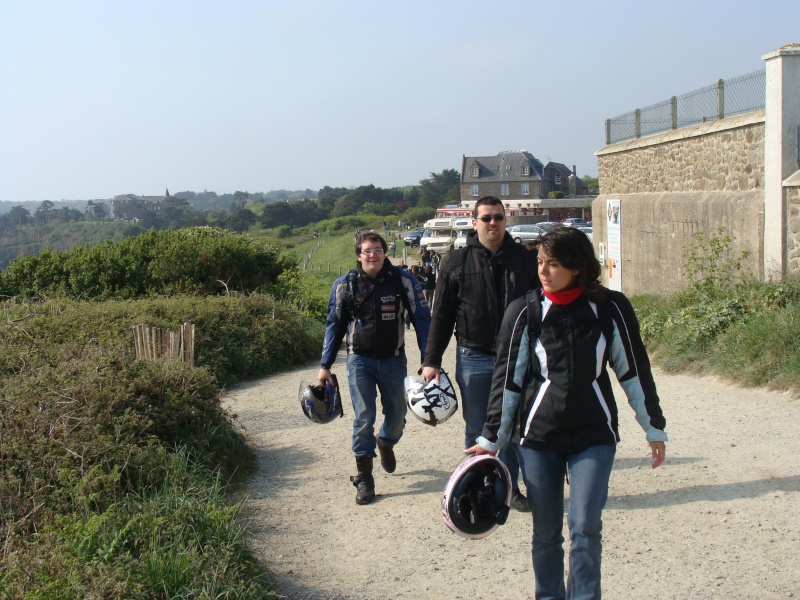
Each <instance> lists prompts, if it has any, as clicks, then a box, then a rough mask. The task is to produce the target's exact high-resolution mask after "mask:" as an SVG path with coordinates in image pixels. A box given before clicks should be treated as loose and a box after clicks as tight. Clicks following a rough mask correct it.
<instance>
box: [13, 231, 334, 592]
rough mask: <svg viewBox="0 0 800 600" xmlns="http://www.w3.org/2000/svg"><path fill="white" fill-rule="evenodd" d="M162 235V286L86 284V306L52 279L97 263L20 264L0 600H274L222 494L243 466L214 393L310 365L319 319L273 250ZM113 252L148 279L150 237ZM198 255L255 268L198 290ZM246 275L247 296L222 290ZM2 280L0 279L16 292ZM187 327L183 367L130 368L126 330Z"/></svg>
mask: <svg viewBox="0 0 800 600" xmlns="http://www.w3.org/2000/svg"><path fill="white" fill-rule="evenodd" d="M175 233H176V232H163V233H162V234H160V235H158V236H156V237H157V238H158V239H157V240H156V241H157V242H162V243H164V244H166V246H163V247H162V250H163V251H164V252H165V253H166V254H167V255H169V256H171V257H173V262H175V264H173V271H172V276H173V277H174V279H167V280H162V282H161V285H160V286H153V287H148V286H145V287H144V288H142V289H145V290H146V291H144V292H142V293H134V287H127V286H119V285H109V287H105V288H104V287H103V285H102V283H100V284H98V285H96V286H93V287H91V290H92V292H91V295H92V296H94V297H96V298H97V299H92V300H86V299H84V298H80V299H76V298H70V297H69V296H70V295H71V291H72V288H71V287H70V285H68V283H67V282H68V281H69V277H68V276H66V277H65V273H63V272H62V273H61V277H62V281H61V283H59V282H58V277H56V276H55V275H54V274H53V268H52V267H53V264H55V263H58V262H60V263H62V264H69V263H70V261H79V259H78V257H82V258H83V259H85V260H86V261H87V262H86V264H85V265H84V266H85V267H86V268H87V269H89V268H90V267H91V265H90V264H89V263H91V262H93V260H94V259H96V257H95V256H92V257H91V258H90V257H87V256H86V251H85V250H82V249H77V250H75V254H74V255H72V254H69V253H68V254H69V255H64V256H60V257H59V258H60V259H61V260H60V261H50V260H42V261H40V262H39V263H36V264H34V263H31V262H30V260H31V259H30V258H29V257H26V258H25V259H22V262H23V263H25V269H24V271H25V272H26V273H27V274H28V276H29V277H30V279H29V282H30V285H29V286H27V287H24V286H23V287H15V288H14V290H15V294H14V297H12V298H9V297H6V299H5V302H4V303H3V304H2V310H3V320H2V323H0V338H2V339H3V344H2V345H0V528H2V529H1V531H2V538H0V598H4V599H5V598H175V597H186V598H189V597H191V598H220V597H225V598H248V599H249V598H270V597H277V596H276V595H275V593H274V592H273V590H272V582H271V581H270V580H269V577H268V575H266V574H265V571H264V569H263V567H262V566H261V565H259V564H258V561H257V560H256V559H255V558H254V556H253V555H252V553H251V551H250V549H249V547H248V544H247V533H246V528H245V523H244V521H243V519H242V518H241V516H240V508H241V505H240V504H238V503H237V502H235V501H234V500H233V497H232V496H231V494H230V492H231V491H232V490H235V489H236V487H237V486H238V485H239V484H240V483H241V481H242V480H243V478H244V477H246V476H247V475H248V474H249V473H250V472H252V470H253V468H254V466H255V463H254V459H253V455H252V452H251V451H250V450H249V449H248V447H247V445H246V444H245V440H244V438H243V435H242V432H241V431H240V429H239V428H238V427H237V425H236V422H235V418H234V415H231V414H229V413H228V412H227V411H226V410H225V409H224V408H223V407H222V404H221V401H220V397H221V394H222V391H223V389H224V386H226V385H230V384H233V383H236V382H238V381H242V380H245V379H250V378H254V377H262V376H265V375H268V374H270V373H274V372H277V371H279V370H283V369H287V368H291V367H292V366H294V365H296V364H302V363H304V362H307V361H309V360H311V359H312V358H313V357H314V356H316V355H317V354H318V352H319V346H320V343H321V337H322V325H321V323H320V322H319V321H318V320H316V319H314V318H311V317H309V316H308V311H307V307H299V306H296V305H294V304H292V303H291V301H290V300H287V299H288V298H292V297H293V295H294V292H293V291H292V278H291V277H290V275H291V273H292V272H293V271H292V268H291V265H290V263H287V262H285V259H283V258H281V257H280V256H279V254H278V253H277V252H273V251H271V250H269V249H268V248H265V247H261V246H260V245H259V244H257V243H255V242H253V241H252V240H247V239H245V238H242V237H241V236H238V235H236V234H231V233H221V232H217V233H216V234H212V235H207V234H208V232H206V231H195V232H192V231H190V230H185V231H184V234H183V235H175ZM193 234H196V235H193ZM126 241H127V240H126ZM149 241H150V242H152V241H153V240H149ZM156 245H157V244H156ZM125 247H126V248H127V254H123V253H117V252H116V251H115V248H114V246H113V245H109V246H108V247H106V248H105V251H106V253H107V254H109V255H110V256H116V257H118V258H119V259H120V261H121V258H122V257H123V256H125V257H126V258H127V260H128V262H129V264H130V265H131V268H132V269H133V270H134V272H137V273H139V271H137V270H136V269H137V268H138V265H141V264H145V265H146V264H148V261H150V262H149V264H150V265H151V266H152V267H153V272H151V273H149V275H150V276H152V275H154V274H155V273H158V272H160V271H159V268H157V267H156V266H155V265H157V264H158V261H156V260H153V258H154V257H153V256H152V255H151V254H150V253H149V250H148V249H149V248H150V247H151V246H150V244H149V243H144V242H142V243H139V244H128V245H127V246H125ZM211 248H215V249H216V252H217V254H215V255H214V256H215V257H216V260H217V261H219V263H220V264H227V265H233V264H234V262H235V261H233V262H232V261H231V259H233V258H236V259H237V260H239V261H240V262H239V264H238V265H237V267H236V268H238V269H242V268H243V265H249V268H251V269H253V271H252V272H250V271H249V270H248V269H243V270H241V272H239V275H238V276H233V270H231V271H230V272H220V271H214V272H213V275H214V276H215V277H220V279H222V280H223V281H228V282H229V283H228V285H227V286H220V285H219V284H218V283H217V284H216V285H215V286H212V288H207V287H206V285H205V283H204V281H206V280H204V279H203V278H200V279H196V276H197V272H196V271H194V270H193V267H194V266H195V263H194V261H193V260H191V257H193V256H197V255H198V254H202V252H198V249H204V250H206V251H207V250H209V249H211ZM181 256H183V257H185V260H184V261H180V260H179V259H178V257H181ZM122 262H124V261H122ZM103 264H104V265H105V266H106V268H107V269H108V270H109V271H110V272H117V271H116V270H115V268H114V267H115V266H118V264H117V262H115V261H109V262H107V263H103ZM181 265H183V266H185V268H186V270H185V271H183V272H182V271H181ZM37 267H39V268H37ZM21 269H22V267H21V266H18V265H16V264H14V262H12V264H11V265H10V268H9V271H8V272H10V273H19V272H20V270H21ZM231 269H233V267H231ZM281 269H283V270H281ZM78 271H80V269H78ZM123 272H124V269H123ZM255 273H259V274H260V276H261V277H262V278H263V279H262V280H261V282H260V285H259V286H258V288H257V289H240V288H237V287H235V286H234V285H233V283H234V282H236V284H239V283H242V282H247V281H255V279H251V276H252V275H254V274H255ZM6 275H7V273H3V274H2V278H0V283H3V285H6V286H8V285H13V286H21V285H22V283H24V282H22V281H21V280H20V279H19V278H18V277H17V276H16V275H15V276H14V277H12V278H11V281H12V283H11V284H9V283H8V282H7V281H6ZM147 275H148V273H145V276H147ZM133 280H134V281H137V282H138V281H141V280H140V279H138V278H134V279H133ZM112 281H119V280H117V279H113V278H112V279H109V280H108V283H110V282H112ZM207 283H208V284H209V285H211V281H210V280H208V282H207ZM5 289H8V288H5ZM164 289H167V290H172V293H170V294H165V293H164V292H163V290H164ZM189 289H191V290H192V291H193V292H194V293H191V294H190V293H188V292H187V290H189ZM209 289H213V290H215V293H213V294H212V293H209V292H208V290H209ZM178 292H180V293H178ZM75 295H76V296H83V297H85V296H86V295H87V294H86V293H85V290H83V291H82V292H80V293H77V294H75ZM6 296H8V294H6ZM116 298H124V299H116ZM185 321H192V322H193V323H194V324H195V327H196V331H197V340H196V347H195V353H196V365H187V364H184V363H181V362H178V361H170V360H161V361H156V360H136V359H135V357H134V352H133V336H132V333H131V328H132V327H133V326H134V325H137V324H139V323H146V324H148V325H151V326H158V327H166V328H169V329H172V330H177V329H178V328H179V326H180V324H181V323H183V322H185Z"/></svg>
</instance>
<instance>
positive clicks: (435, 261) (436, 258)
mask: <svg viewBox="0 0 800 600" xmlns="http://www.w3.org/2000/svg"><path fill="white" fill-rule="evenodd" d="M441 261H442V255H441V254H439V253H438V252H433V253H432V255H431V267H433V272H434V273H438V272H439V264H440V263H441Z"/></svg>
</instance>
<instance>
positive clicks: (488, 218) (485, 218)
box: [478, 213, 506, 223]
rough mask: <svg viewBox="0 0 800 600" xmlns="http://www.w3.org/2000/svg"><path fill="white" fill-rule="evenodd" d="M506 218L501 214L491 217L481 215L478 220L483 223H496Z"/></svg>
mask: <svg viewBox="0 0 800 600" xmlns="http://www.w3.org/2000/svg"><path fill="white" fill-rule="evenodd" d="M505 218H506V216H505V215H504V214H503V213H495V214H493V215H483V216H481V217H479V219H478V220H480V221H483V222H484V223H488V222H489V221H492V220H494V221H497V222H498V223H499V222H500V221H502V220H503V219H505Z"/></svg>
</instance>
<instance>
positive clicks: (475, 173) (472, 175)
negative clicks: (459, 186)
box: [469, 167, 479, 177]
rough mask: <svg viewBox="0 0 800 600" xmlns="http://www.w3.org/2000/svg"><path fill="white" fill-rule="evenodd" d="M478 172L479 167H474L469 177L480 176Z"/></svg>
mask: <svg viewBox="0 0 800 600" xmlns="http://www.w3.org/2000/svg"><path fill="white" fill-rule="evenodd" d="M478 172H479V170H478V167H472V168H471V169H470V170H469V176H470V177H477V176H478Z"/></svg>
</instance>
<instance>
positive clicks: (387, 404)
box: [347, 354, 407, 458]
mask: <svg viewBox="0 0 800 600" xmlns="http://www.w3.org/2000/svg"><path fill="white" fill-rule="evenodd" d="M405 376H406V357H405V355H401V356H392V357H389V358H367V357H365V356H361V355H359V354H348V356H347V382H348V385H349V387H350V398H351V399H352V401H353V414H354V415H355V416H354V418H353V454H355V455H356V458H364V457H373V458H374V457H375V444H376V440H375V419H376V418H377V396H378V392H380V395H381V406H382V408H383V411H382V412H383V425H381V428H380V431H379V432H378V437H379V438H380V439H381V441H382V442H384V443H385V444H386V445H388V446H394V445H395V444H396V443H397V442H399V441H400V438H401V437H402V435H403V428H404V427H405V424H406V410H407V409H406V398H405V388H404V385H403V379H405Z"/></svg>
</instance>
